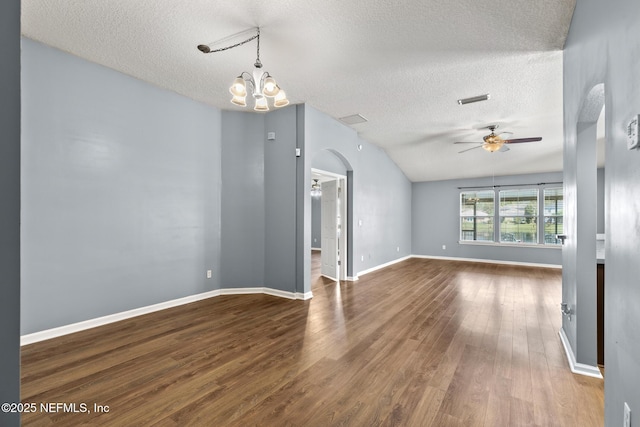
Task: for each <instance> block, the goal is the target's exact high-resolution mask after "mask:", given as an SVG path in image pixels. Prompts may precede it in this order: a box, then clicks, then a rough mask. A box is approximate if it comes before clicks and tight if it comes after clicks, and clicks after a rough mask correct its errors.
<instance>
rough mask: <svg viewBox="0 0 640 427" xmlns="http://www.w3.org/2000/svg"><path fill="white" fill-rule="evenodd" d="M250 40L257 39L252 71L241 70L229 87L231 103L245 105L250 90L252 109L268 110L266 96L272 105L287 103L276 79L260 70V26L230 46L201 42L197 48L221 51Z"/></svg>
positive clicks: (202, 50)
mask: <svg viewBox="0 0 640 427" xmlns="http://www.w3.org/2000/svg"><path fill="white" fill-rule="evenodd" d="M252 40H257V48H256V62H255V64H253V66H254V69H253V72H252V73H249V72H247V71H243V72H242V73H240V75H239V76H238V77H236V79H235V80H234V81H233V84H232V85H231V87H230V88H229V92H231V95H233V97H232V98H231V103H233V104H235V105H239V106H240V107H246V106H247V93H248V92H249V91H250V92H251V96H253V99H254V100H255V104H254V107H253V109H254V110H256V111H269V103H268V102H267V99H268V98H272V99H273V106H274V107H276V108H279V107H284V106H285V105H289V100H288V99H287V95H286V94H285V92H284V90H282V89H280V86H278V84H277V83H276V80H275V79H274V78H273V77H272V76H271V74H269V73H268V72H267V71H263V70H262V62H260V27H257V28H256V34H255V35H253V36H251V37H249V38H248V39H246V40H243V41H241V42H239V43H236V44H233V45H231V46H225V47H221V48H219V49H214V50H212V49H211V48H210V46H208V45H203V44H201V45H199V46H198V50H200V51H201V52H202V53H213V52H221V51H224V50H229V49H233V48H234V47H238V46H242V45H243V44H245V43H248V42H250V41H252ZM247 89H248V90H247Z"/></svg>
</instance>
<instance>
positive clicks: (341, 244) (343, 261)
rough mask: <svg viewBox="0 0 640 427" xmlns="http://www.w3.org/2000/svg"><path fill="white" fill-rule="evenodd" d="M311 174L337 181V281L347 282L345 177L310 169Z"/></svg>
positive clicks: (346, 200) (346, 198) (346, 201)
mask: <svg viewBox="0 0 640 427" xmlns="http://www.w3.org/2000/svg"><path fill="white" fill-rule="evenodd" d="M311 173H312V174H314V173H315V174H318V175H322V176H326V177H328V178H333V179H335V180H336V181H338V188H339V190H338V197H339V199H340V212H339V213H340V237H339V238H338V251H339V257H338V260H339V265H338V277H337V279H338V281H345V280H347V260H348V254H347V251H348V244H347V243H348V242H347V234H348V222H349V221H348V217H347V205H348V200H349V199H348V194H347V176H346V175H341V174H338V173H334V172H329V171H325V170H322V169H316V168H311Z"/></svg>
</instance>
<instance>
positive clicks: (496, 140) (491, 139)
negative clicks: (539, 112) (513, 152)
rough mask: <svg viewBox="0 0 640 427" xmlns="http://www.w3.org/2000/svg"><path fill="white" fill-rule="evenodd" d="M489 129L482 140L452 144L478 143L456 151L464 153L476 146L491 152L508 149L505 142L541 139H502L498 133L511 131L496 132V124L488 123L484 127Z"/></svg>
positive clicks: (516, 142)
mask: <svg viewBox="0 0 640 427" xmlns="http://www.w3.org/2000/svg"><path fill="white" fill-rule="evenodd" d="M486 129H489V130H490V131H491V133H490V134H489V135H486V136H484V137H483V138H482V139H483V141H484V142H454V144H480V145H478V146H476V147H471V148H467V149H466V150H462V151H458V153H464V152H466V151H470V150H474V149H476V148H480V147H482V148H484V149H485V150H487V151H489V152H491V153H493V152H495V151H509V147H507V146H506V145H505V144H520V143H523V142H538V141H542V138H541V137H539V136H538V137H533V138H516V139H503V138H502V137H501V136H500V135H502V134H505V133H511V132H502V133H499V134H496V133H495V131H496V129H498V125H489V126H487V127H486Z"/></svg>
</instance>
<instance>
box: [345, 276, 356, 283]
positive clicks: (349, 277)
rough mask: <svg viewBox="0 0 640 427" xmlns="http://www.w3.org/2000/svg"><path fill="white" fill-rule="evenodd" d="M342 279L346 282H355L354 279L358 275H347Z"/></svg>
mask: <svg viewBox="0 0 640 427" xmlns="http://www.w3.org/2000/svg"><path fill="white" fill-rule="evenodd" d="M344 280H345V281H347V282H355V281H356V280H358V276H347V278H346V279H344Z"/></svg>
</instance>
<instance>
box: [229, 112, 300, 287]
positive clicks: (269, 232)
mask: <svg viewBox="0 0 640 427" xmlns="http://www.w3.org/2000/svg"><path fill="white" fill-rule="evenodd" d="M296 120H297V119H296V107H295V106H291V107H285V108H283V109H278V110H275V111H271V112H269V113H267V114H256V113H249V112H246V113H245V112H232V111H224V112H222V124H223V125H222V182H223V183H224V185H223V187H222V248H223V251H222V254H221V260H222V261H221V264H222V284H223V287H225V288H249V287H263V286H265V287H268V288H272V289H278V290H282V291H287V292H296V279H295V275H296V232H297V229H296V197H297V196H296V190H297V184H296V170H297V165H296V163H297V158H296V156H295V148H296V144H297V131H296ZM267 132H275V133H276V139H275V140H267V138H266V135H267Z"/></svg>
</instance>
